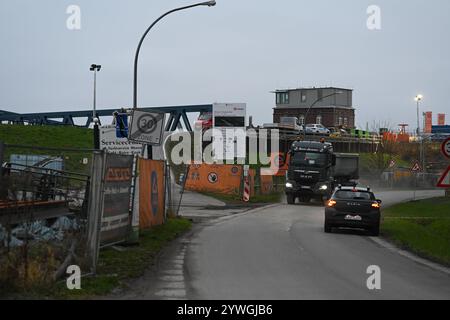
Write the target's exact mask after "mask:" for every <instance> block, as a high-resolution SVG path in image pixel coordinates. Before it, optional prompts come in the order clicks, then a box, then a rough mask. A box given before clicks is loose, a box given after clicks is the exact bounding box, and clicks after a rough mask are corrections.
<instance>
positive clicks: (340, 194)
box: [335, 190, 375, 200]
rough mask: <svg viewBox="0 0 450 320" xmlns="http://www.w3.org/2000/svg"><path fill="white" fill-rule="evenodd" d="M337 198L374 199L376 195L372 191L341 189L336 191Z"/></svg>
mask: <svg viewBox="0 0 450 320" xmlns="http://www.w3.org/2000/svg"><path fill="white" fill-rule="evenodd" d="M335 198H336V199H342V200H374V199H375V196H374V195H373V193H372V192H364V191H345V190H341V191H337V192H336V194H335Z"/></svg>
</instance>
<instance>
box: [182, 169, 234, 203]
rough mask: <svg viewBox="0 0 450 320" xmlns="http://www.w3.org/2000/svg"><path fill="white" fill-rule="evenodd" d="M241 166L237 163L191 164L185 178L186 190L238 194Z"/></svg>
mask: <svg viewBox="0 0 450 320" xmlns="http://www.w3.org/2000/svg"><path fill="white" fill-rule="evenodd" d="M242 175H243V168H242V166H238V165H208V164H201V165H191V166H190V167H189V175H188V178H187V180H186V186H185V188H186V190H190V191H197V192H211V193H219V194H234V195H239V194H240V189H241V179H242Z"/></svg>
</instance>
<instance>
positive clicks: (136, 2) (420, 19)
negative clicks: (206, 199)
mask: <svg viewBox="0 0 450 320" xmlns="http://www.w3.org/2000/svg"><path fill="white" fill-rule="evenodd" d="M192 2H193V1H185V0H131V1H125V0H95V1H93V0H71V1H65V0H39V1H36V0H14V1H13V0H9V1H6V0H0V43H1V46H0V48H1V50H0V71H1V72H0V109H4V110H10V111H16V112H20V113H24V112H42V111H58V110H84V109H90V108H91V106H92V102H91V101H92V74H90V72H89V66H90V64H91V63H98V64H102V65H103V69H102V71H101V73H100V74H99V78H98V107H99V108H119V107H123V106H131V104H132V69H133V68H132V67H133V58H134V51H135V49H136V45H137V42H138V40H139V38H140V36H141V34H142V33H143V31H144V30H145V29H146V28H147V26H148V25H149V24H150V23H151V22H152V21H153V20H154V19H155V18H157V17H158V16H159V15H160V14H162V13H164V12H165V11H167V10H169V9H172V8H174V7H177V6H180V5H186V4H190V3H192ZM194 2H195V1H194ZM217 2H218V5H217V6H216V7H213V8H208V7H199V8H194V9H191V10H190V11H184V12H179V13H176V14H174V15H172V16H169V17H167V18H166V19H165V20H164V21H163V22H162V23H161V24H159V25H158V27H156V28H155V29H154V30H153V31H152V33H151V34H150V35H149V37H148V38H147V40H146V42H145V44H144V46H143V48H142V52H141V60H140V62H141V63H140V69H139V70H140V86H139V92H140V93H139V104H140V106H165V105H189V104H205V103H213V102H246V103H247V104H248V108H249V114H250V115H253V116H254V118H255V122H256V123H264V122H271V121H272V108H273V107H274V102H275V99H274V96H273V94H272V93H270V92H271V91H272V90H274V89H281V88H293V87H298V86H322V85H327V86H328V85H333V86H338V87H346V88H347V87H348V88H353V89H354V90H355V91H354V106H355V107H356V109H357V120H356V122H357V124H358V125H359V126H361V127H365V126H366V123H367V122H368V123H369V124H370V125H371V124H372V123H373V122H374V121H377V122H383V123H385V122H389V123H390V124H391V125H393V126H395V125H397V124H398V123H401V122H406V123H409V124H411V125H414V124H415V123H416V115H415V102H414V96H415V95H416V94H417V93H419V92H420V93H422V94H423V95H424V96H425V99H424V103H423V106H424V110H423V111H425V109H426V110H431V111H433V112H435V113H438V112H446V113H447V117H449V116H450V104H449V101H448V100H449V96H450V41H449V39H450V19H449V18H448V17H449V14H450V1H448V0H432V1H426V0H410V1H404V0H372V1H366V0H341V1H336V0H315V1H301V0H277V1H275V0H272V1H269V0H217ZM372 4H375V5H378V6H379V7H380V8H381V18H382V20H381V28H382V29H381V30H378V31H370V30H369V29H368V28H367V26H366V21H367V18H368V15H367V13H366V10H367V8H368V6H369V5H372ZM69 5H78V6H79V7H80V9H81V30H69V29H68V28H67V27H66V20H67V19H68V18H69V15H68V14H67V13H66V9H67V7H68V6H69ZM447 122H449V121H447Z"/></svg>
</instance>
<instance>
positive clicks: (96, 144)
mask: <svg viewBox="0 0 450 320" xmlns="http://www.w3.org/2000/svg"><path fill="white" fill-rule="evenodd" d="M101 69H102V66H101V65H99V64H92V65H91V67H90V69H89V70H90V71H92V72H93V73H94V106H93V111H92V121H94V149H96V150H98V149H100V130H99V126H98V124H99V122H100V120H99V119H98V117H97V72H99V71H100V70H101Z"/></svg>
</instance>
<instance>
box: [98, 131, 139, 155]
mask: <svg viewBox="0 0 450 320" xmlns="http://www.w3.org/2000/svg"><path fill="white" fill-rule="evenodd" d="M142 148H143V145H142V144H140V143H135V142H132V141H130V140H128V138H117V136H116V127H115V126H112V125H110V126H103V127H101V128H100V149H101V150H106V151H108V152H109V153H119V154H126V155H132V154H135V155H141V154H142Z"/></svg>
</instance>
